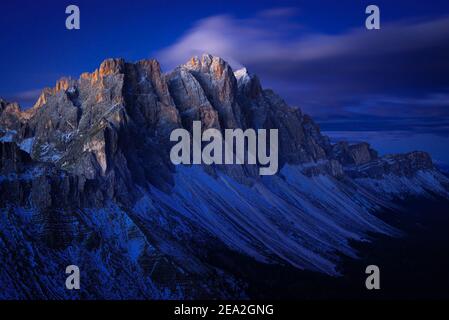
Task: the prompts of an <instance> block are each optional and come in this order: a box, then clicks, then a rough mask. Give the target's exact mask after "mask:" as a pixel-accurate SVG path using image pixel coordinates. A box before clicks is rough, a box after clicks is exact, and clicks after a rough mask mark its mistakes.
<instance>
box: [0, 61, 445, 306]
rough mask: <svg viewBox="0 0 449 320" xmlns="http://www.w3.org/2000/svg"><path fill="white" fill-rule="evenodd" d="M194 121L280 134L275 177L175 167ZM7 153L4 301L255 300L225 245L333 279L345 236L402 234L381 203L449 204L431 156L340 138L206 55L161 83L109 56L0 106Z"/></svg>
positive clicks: (346, 249)
mask: <svg viewBox="0 0 449 320" xmlns="http://www.w3.org/2000/svg"><path fill="white" fill-rule="evenodd" d="M193 121H201V124H202V128H203V130H205V129H208V128H216V129H219V130H221V131H222V130H224V129H232V128H242V129H248V128H252V129H278V130H279V172H278V173H277V174H276V175H273V176H259V174H258V172H257V171H258V170H257V169H258V168H257V166H256V165H217V166H207V165H192V166H184V165H178V166H174V165H173V164H172V163H171V161H170V158H169V155H170V148H171V146H172V145H173V143H172V142H170V141H169V137H170V133H171V132H172V131H173V130H174V129H176V128H185V129H187V130H189V131H190V130H191V129H192V123H193ZM0 159H1V166H0V259H1V262H2V268H0V286H1V288H2V290H1V291H0V297H2V298H78V297H81V298H201V297H203V298H205V297H209V298H210V297H215V298H241V297H245V285H246V284H245V279H239V278H238V277H236V276H235V274H234V272H233V271H232V270H229V268H227V270H226V271H224V270H223V269H222V268H221V264H220V257H221V259H226V253H227V252H234V253H236V254H241V255H244V256H248V257H251V258H252V259H255V260H257V261H259V262H262V263H270V264H284V265H291V266H293V267H296V268H298V269H308V270H313V271H318V272H322V273H326V274H329V275H335V276H337V275H338V272H337V271H336V265H337V263H338V254H339V253H343V254H345V255H348V256H352V257H355V254H356V253H355V250H354V249H353V248H352V247H351V246H350V245H349V240H369V237H368V236H367V234H369V232H375V233H383V234H388V235H392V236H394V235H398V234H400V230H395V229H393V228H391V227H390V226H388V225H386V224H385V223H384V222H382V221H381V220H379V219H378V218H376V216H375V215H374V213H375V212H376V210H380V209H382V208H387V207H392V206H394V205H395V199H399V198H406V197H409V196H422V197H431V196H432V195H433V194H439V195H443V196H448V195H449V194H448V185H449V181H448V179H447V178H446V177H445V176H444V175H443V174H441V173H440V172H439V171H438V170H437V169H436V168H435V167H434V165H433V164H432V160H431V158H430V156H429V155H428V154H426V153H424V152H412V153H408V154H399V155H389V156H384V157H379V156H378V154H377V153H376V151H374V150H373V149H371V148H370V146H369V145H368V144H366V143H360V144H353V145H351V144H348V143H338V144H331V143H330V140H329V139H328V137H326V136H324V135H322V134H321V133H320V130H319V127H318V126H317V125H316V124H315V123H314V122H313V120H312V119H311V118H310V117H309V116H307V115H305V114H303V113H302V112H301V110H300V109H299V108H295V107H290V106H288V105H287V104H286V103H285V102H284V100H282V98H281V97H279V96H278V95H277V94H275V93H274V92H273V91H272V90H269V89H263V88H262V86H261V84H260V81H259V79H258V78H257V76H255V75H251V74H249V73H248V72H247V71H246V69H241V70H238V71H235V72H234V71H233V70H232V69H231V67H230V66H229V65H228V64H227V63H226V62H225V61H223V60H222V59H221V58H219V57H214V56H211V55H207V54H205V55H203V56H202V57H194V58H192V59H191V60H190V61H189V62H187V63H186V64H184V65H182V66H179V67H177V68H176V69H175V70H173V71H171V72H169V73H166V74H163V73H161V70H160V66H159V63H158V62H157V61H156V60H142V61H139V62H136V63H128V62H125V61H124V60H122V59H109V60H106V61H104V62H103V63H102V64H101V66H100V67H99V69H98V70H96V71H95V72H93V73H84V74H82V75H81V77H80V79H78V80H72V79H62V80H60V81H58V83H57V85H56V87H54V88H52V89H44V90H43V92H42V94H41V96H40V97H39V99H38V101H37V102H36V104H35V105H34V106H33V107H32V108H30V109H28V110H25V111H22V110H20V108H19V106H18V105H17V104H15V103H8V102H6V101H3V100H0ZM217 252H221V253H222V254H219V255H217V254H215V255H214V253H217ZM211 256H214V259H210V257H211ZM71 264H75V265H77V266H79V268H80V270H81V273H82V285H81V290H79V291H76V292H74V291H69V290H66V289H65V286H64V280H65V274H64V270H65V267H66V266H67V265H71Z"/></svg>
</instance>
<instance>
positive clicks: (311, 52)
mask: <svg viewBox="0 0 449 320" xmlns="http://www.w3.org/2000/svg"><path fill="white" fill-rule="evenodd" d="M296 15H297V12H295V11H294V10H292V9H288V8H275V9H272V10H269V11H265V12H261V13H258V14H256V15H255V16H253V17H250V18H245V19H241V18H236V17H233V16H230V15H217V16H212V17H208V18H205V19H202V20H200V21H198V22H196V24H195V25H194V26H193V27H192V28H191V29H190V30H188V31H187V32H186V33H185V34H184V35H183V36H182V37H181V38H180V39H179V40H178V41H177V42H176V43H174V44H173V45H171V46H169V47H167V48H165V49H163V50H161V51H160V52H159V54H158V58H159V60H160V61H161V62H162V64H163V66H164V67H168V68H172V67H174V66H175V65H178V64H181V63H183V62H185V61H187V60H188V58H190V57H191V56H193V55H198V54H201V53H203V52H208V53H211V54H214V55H219V56H222V57H223V58H224V59H226V60H228V62H230V63H231V66H233V67H235V68H238V67H241V66H246V67H248V69H249V70H250V71H251V72H253V73H257V74H258V75H259V76H260V78H261V79H262V83H263V84H264V86H265V87H272V88H273V89H274V90H276V91H277V92H278V93H279V94H280V95H281V96H283V97H284V98H286V100H287V101H288V102H289V103H290V104H293V105H299V106H301V107H302V108H303V109H304V110H305V111H306V112H309V113H311V114H313V115H317V116H321V117H324V116H326V115H339V116H340V117H341V116H347V115H350V116H351V117H353V116H360V115H364V116H369V115H372V116H376V117H396V118H398V117H399V118H400V117H401V115H404V116H405V115H406V116H407V117H410V116H413V117H415V118H416V119H422V121H425V120H426V118H429V119H430V117H432V116H435V115H438V116H441V117H445V118H449V103H448V102H449V101H448V95H449V76H448V74H449V59H448V58H447V57H449V17H441V18H438V19H434V20H430V21H429V20H427V21H426V20H407V21H399V22H396V23H390V24H387V23H384V24H382V28H381V30H376V31H368V30H366V29H364V27H363V26H362V25H361V27H360V28H359V29H351V30H347V31H346V32H344V33H340V34H322V33H317V32H311V31H310V30H309V29H307V27H306V26H303V25H301V24H299V23H298V20H299V19H298V17H297V16H296ZM416 121H417V120H416Z"/></svg>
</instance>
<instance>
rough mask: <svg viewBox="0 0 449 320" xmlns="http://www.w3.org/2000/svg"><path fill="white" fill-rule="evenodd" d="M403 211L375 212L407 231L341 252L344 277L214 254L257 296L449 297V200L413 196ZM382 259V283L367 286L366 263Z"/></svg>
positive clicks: (374, 239)
mask: <svg viewBox="0 0 449 320" xmlns="http://www.w3.org/2000/svg"><path fill="white" fill-rule="evenodd" d="M400 205H401V206H402V207H403V209H402V210H401V211H392V210H385V211H382V212H379V213H377V214H376V215H377V216H378V217H380V218H381V219H382V220H384V221H385V222H387V223H388V224H390V225H392V226H394V227H397V228H398V229H400V230H402V231H403V232H404V235H403V236H402V237H398V238H392V237H388V236H382V235H379V234H371V236H372V241H371V242H356V241H352V243H351V245H352V246H353V247H354V248H356V249H357V250H358V254H359V259H352V258H349V257H345V256H342V260H341V263H340V264H339V271H340V272H341V273H342V276H341V277H330V276H326V275H323V274H320V273H316V272H310V271H299V270H297V269H294V268H291V267H289V266H286V265H282V266H281V265H266V264H258V263H255V262H254V261H252V260H250V259H248V258H246V257H243V256H237V255H235V254H231V253H229V252H226V253H221V254H217V255H216V256H215V257H214V259H215V261H216V262H218V261H219V262H218V263H219V264H221V265H223V264H226V265H227V267H228V268H229V269H230V270H231V269H232V270H239V273H238V276H240V277H242V278H244V279H246V281H248V283H249V285H248V288H247V292H248V295H249V297H250V298H253V299H275V300H277V299H281V300H308V299H310V300H315V299H447V298H449V273H448V270H449V233H448V232H447V231H448V230H449V215H448V214H447V208H448V205H449V201H448V200H446V199H443V198H440V197H437V196H436V197H435V199H433V200H429V199H427V200H423V199H419V198H414V199H412V198H410V199H408V200H406V201H405V200H402V201H400ZM371 264H374V265H377V266H379V268H380V272H381V280H380V282H381V289H380V290H367V289H366V288H365V280H366V277H367V275H366V274H365V268H366V266H368V265H371Z"/></svg>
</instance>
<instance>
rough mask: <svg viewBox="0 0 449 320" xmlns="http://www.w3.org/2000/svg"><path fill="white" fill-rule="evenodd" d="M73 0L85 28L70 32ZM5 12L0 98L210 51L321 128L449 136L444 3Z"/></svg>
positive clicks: (44, 3)
mask: <svg viewBox="0 0 449 320" xmlns="http://www.w3.org/2000/svg"><path fill="white" fill-rule="evenodd" d="M69 4H77V5H78V6H79V7H80V10H81V30H76V31H69V30H67V29H66V28H65V19H66V16H67V15H66V14H65V8H66V6H67V5H69ZM368 4H376V5H378V6H379V7H380V10H381V27H382V28H381V30H379V31H367V30H366V29H365V28H364V21H365V18H366V15H365V13H364V11H365V7H366V6H367V5H368ZM0 12H1V13H2V15H1V19H0V41H1V42H0V43H1V50H0V75H1V76H0V96H1V97H4V98H6V99H7V100H12V101H19V102H20V103H21V104H22V105H23V106H24V107H29V106H31V105H32V104H33V103H34V101H35V99H36V97H37V95H38V94H39V91H40V90H41V89H42V88H43V87H46V86H53V85H54V83H55V82H56V80H57V79H58V78H60V77H62V76H72V77H75V78H76V77H78V76H79V75H80V74H81V73H82V72H85V71H93V70H94V69H95V68H97V67H98V65H99V64H100V63H101V61H103V60H104V59H105V58H108V57H124V58H125V59H127V60H130V61H134V60H139V59H143V58H149V57H156V58H158V59H159V60H160V62H161V64H162V67H163V69H164V70H166V71H167V70H169V69H170V68H172V67H173V66H175V65H177V64H181V63H183V62H185V61H186V60H187V59H188V58H189V56H191V55H192V54H197V53H201V52H204V51H207V52H210V53H212V54H216V55H221V56H223V57H224V58H225V59H227V60H229V61H230V62H231V64H232V65H233V67H239V66H243V65H244V66H247V67H248V69H249V70H250V72H253V73H257V74H258V75H259V76H260V78H261V80H262V84H263V85H264V86H265V87H271V88H273V89H275V90H276V91H277V92H279V93H280V94H281V95H282V96H283V97H285V99H286V100H287V102H289V103H290V104H292V105H298V106H301V107H302V109H304V110H305V111H306V112H308V113H310V114H312V115H314V116H315V118H316V119H318V122H319V123H320V124H321V125H322V127H323V128H324V129H326V130H340V131H341V130H363V131H367V130H369V131H382V130H402V131H410V132H413V133H426V134H427V133H432V134H437V135H440V136H444V137H448V136H449V135H448V133H449V59H448V57H449V1H447V0H433V1H405V0H404V1H399V0H395V1H391V0H389V1H379V0H376V1H358V0H343V1H265V0H258V1H230V0H227V1H211V0H208V1H165V2H162V1H157V2H156V1H138V0H137V1H136V0H132V1H131V0H128V1H110V0H109V1H103V0H90V1H75V0H71V1H49V0H40V1H36V0H34V1H31V0H26V1H25V0H15V1H8V2H6V1H2V2H1V3H0ZM448 159H449V156H448Z"/></svg>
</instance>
